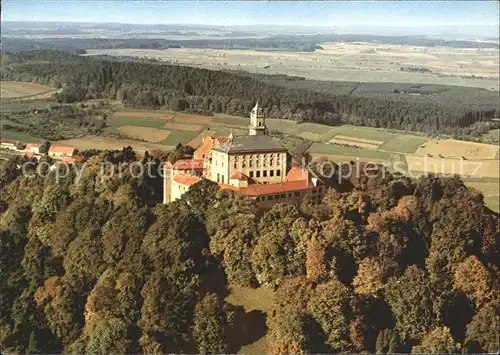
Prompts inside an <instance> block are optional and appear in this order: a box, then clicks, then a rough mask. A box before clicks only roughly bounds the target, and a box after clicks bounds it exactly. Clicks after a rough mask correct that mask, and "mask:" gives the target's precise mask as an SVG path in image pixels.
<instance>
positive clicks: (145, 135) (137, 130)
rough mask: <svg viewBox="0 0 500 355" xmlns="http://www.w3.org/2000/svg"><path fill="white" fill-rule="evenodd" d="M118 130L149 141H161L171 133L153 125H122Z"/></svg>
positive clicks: (129, 135)
mask: <svg viewBox="0 0 500 355" xmlns="http://www.w3.org/2000/svg"><path fill="white" fill-rule="evenodd" d="M118 131H119V132H120V133H122V134H124V135H126V136H128V137H131V138H136V139H142V140H145V141H148V142H161V141H163V140H165V139H166V138H167V137H168V136H169V135H170V131H167V130H165V129H157V128H151V127H137V126H121V127H118Z"/></svg>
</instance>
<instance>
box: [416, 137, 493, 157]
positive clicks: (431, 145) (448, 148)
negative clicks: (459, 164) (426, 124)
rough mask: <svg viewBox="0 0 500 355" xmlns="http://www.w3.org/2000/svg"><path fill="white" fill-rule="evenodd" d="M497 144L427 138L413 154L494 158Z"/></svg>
mask: <svg viewBox="0 0 500 355" xmlns="http://www.w3.org/2000/svg"><path fill="white" fill-rule="evenodd" d="M498 149H499V147H498V146H495V145H492V144H482V143H475V142H464V141H459V140H455V139H446V140H429V141H427V142H425V143H424V144H423V145H422V146H420V147H419V148H418V149H417V151H416V152H415V154H417V155H430V156H439V157H444V158H461V157H464V158H466V159H496V158H497V154H498Z"/></svg>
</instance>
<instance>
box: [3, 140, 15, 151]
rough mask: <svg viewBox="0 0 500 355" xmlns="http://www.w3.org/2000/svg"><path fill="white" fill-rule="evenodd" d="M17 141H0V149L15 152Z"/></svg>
mask: <svg viewBox="0 0 500 355" xmlns="http://www.w3.org/2000/svg"><path fill="white" fill-rule="evenodd" d="M18 143H19V142H18V141H11V140H9V139H2V140H0V147H2V148H4V149H10V150H16V149H17V144H18Z"/></svg>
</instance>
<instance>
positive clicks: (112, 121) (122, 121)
mask: <svg viewBox="0 0 500 355" xmlns="http://www.w3.org/2000/svg"><path fill="white" fill-rule="evenodd" d="M166 122H167V121H165V120H163V119H161V118H152V117H144V118H143V117H130V116H116V115H113V116H111V117H110V118H108V120H107V123H108V125H109V126H114V127H119V126H138V127H151V128H159V129H163V126H165V123H166Z"/></svg>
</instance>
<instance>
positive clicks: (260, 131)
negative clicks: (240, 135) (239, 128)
mask: <svg viewBox="0 0 500 355" xmlns="http://www.w3.org/2000/svg"><path fill="white" fill-rule="evenodd" d="M248 134H249V135H251V136H261V135H264V134H267V127H266V119H265V118H264V115H263V113H262V109H261V108H260V107H259V103H258V102H257V103H256V104H255V107H254V108H253V109H252V111H251V112H250V127H249V133H248Z"/></svg>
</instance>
